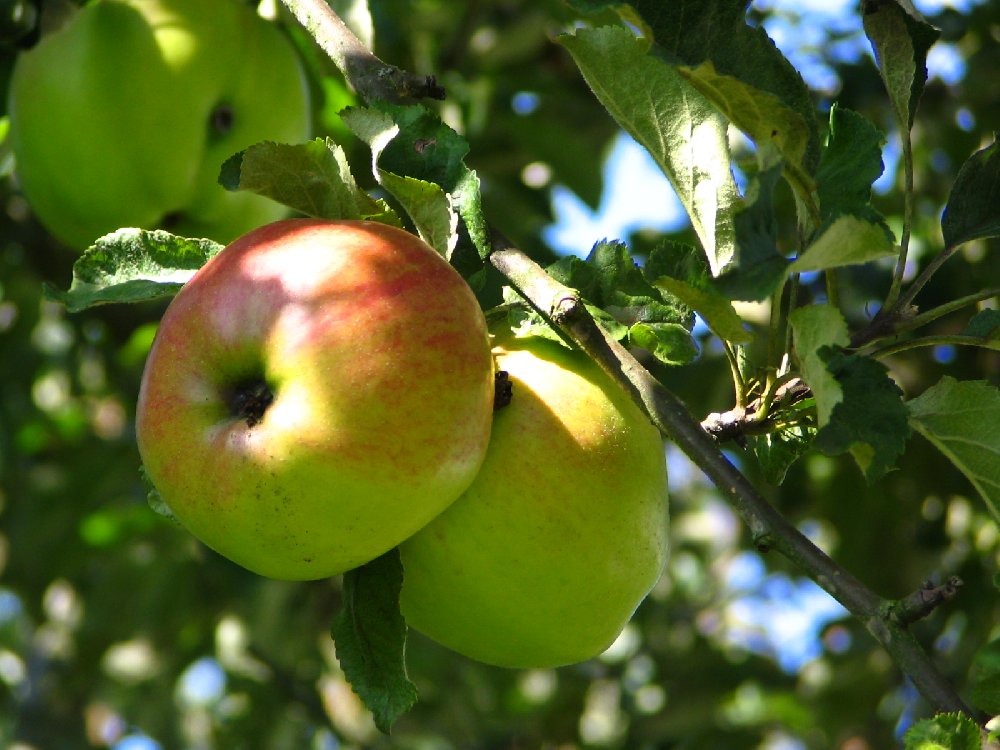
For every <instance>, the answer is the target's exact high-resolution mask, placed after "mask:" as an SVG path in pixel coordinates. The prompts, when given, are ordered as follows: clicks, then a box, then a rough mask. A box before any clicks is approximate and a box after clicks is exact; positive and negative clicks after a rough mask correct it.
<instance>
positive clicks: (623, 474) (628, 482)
mask: <svg viewBox="0 0 1000 750" xmlns="http://www.w3.org/2000/svg"><path fill="white" fill-rule="evenodd" d="M494 353H495V356H496V360H497V367H498V368H499V369H500V370H502V371H505V372H506V373H507V374H508V377H509V380H510V384H511V386H512V398H511V401H510V404H509V405H508V406H505V407H503V408H500V409H499V410H498V411H497V412H496V414H495V417H494V423H493V432H492V436H491V438H490V444H489V448H488V449H487V453H486V459H485V461H484V462H483V466H482V468H481V469H480V471H479V474H478V476H477V477H476V479H475V481H474V482H473V483H472V485H471V486H470V487H469V488H468V489H467V490H466V491H465V493H464V494H463V495H462V497H460V498H459V499H458V500H457V501H456V502H455V503H453V504H452V505H450V506H449V507H448V509H447V510H445V511H444V512H443V513H442V514H441V515H439V516H438V517H437V518H435V519H434V520H433V521H431V522H430V523H429V524H428V525H427V526H425V527H424V528H423V529H421V530H420V531H419V532H417V533H416V534H415V535H414V536H412V537H410V538H409V539H407V540H406V541H405V542H403V544H402V545H400V548H399V549H400V558H401V560H402V563H403V571H404V576H403V588H402V592H401V594H400V606H401V608H402V612H403V615H404V617H405V618H406V621H407V623H408V624H409V625H411V626H412V627H413V628H414V629H415V630H417V631H419V632H421V633H423V634H424V635H426V636H428V637H430V638H431V639H433V640H435V641H438V642H439V643H441V644H443V645H445V646H447V647H448V648H450V649H452V650H454V651H457V652H459V653H461V654H464V655H466V656H468V657H471V658H473V659H476V660H478V661H482V662H486V663H488V664H494V665H498V666H505V667H551V666H559V665H565V664H571V663H575V662H579V661H584V660H586V659H588V658H590V657H593V656H596V655H598V654H600V653H601V652H602V651H604V650H605V649H606V648H607V647H608V646H609V645H610V644H611V643H612V642H613V641H614V640H615V638H616V637H617V636H618V635H619V633H620V632H621V630H622V628H623V627H624V626H625V624H626V623H627V622H628V620H629V618H630V617H631V615H632V614H633V612H634V611H635V609H636V607H637V606H638V605H639V603H640V602H641V601H642V599H643V598H644V597H645V596H646V594H648V593H649V591H650V589H651V588H652V587H653V585H654V584H655V583H656V581H657V579H658V578H659V577H660V574H661V573H662V571H663V568H664V565H665V563H666V557H667V530H668V515H667V474H666V465H665V455H664V450H663V443H662V440H661V438H660V435H659V432H658V431H657V430H656V429H655V428H654V427H653V425H652V424H651V423H650V422H649V420H648V418H647V417H646V416H645V414H643V412H642V411H641V410H640V409H639V408H638V407H637V406H636V405H635V404H634V403H633V402H632V401H631V399H630V398H629V397H628V396H627V395H626V394H625V393H624V392H623V391H622V390H621V389H620V388H619V386H617V385H616V384H615V383H614V382H613V381H612V380H611V379H610V378H609V377H608V376H607V375H605V374H604V372H602V371H601V370H600V369H599V368H598V367H597V366H596V365H595V364H594V363H593V361H592V360H590V359H589V358H588V357H586V356H585V355H583V354H582V353H580V352H575V351H570V350H569V349H566V348H565V347H562V346H560V345H559V344H557V343H555V342H552V341H546V340H542V339H538V338H530V339H514V338H512V337H509V336H507V337H504V338H501V339H500V341H499V344H498V346H497V348H495V350H494Z"/></svg>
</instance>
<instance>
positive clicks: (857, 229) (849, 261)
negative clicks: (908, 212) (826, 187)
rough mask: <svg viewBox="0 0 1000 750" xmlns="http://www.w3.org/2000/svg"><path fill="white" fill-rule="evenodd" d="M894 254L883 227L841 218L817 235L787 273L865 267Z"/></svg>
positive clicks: (844, 216) (856, 219)
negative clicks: (853, 266)
mask: <svg viewBox="0 0 1000 750" xmlns="http://www.w3.org/2000/svg"><path fill="white" fill-rule="evenodd" d="M896 253H897V248H896V246H895V245H894V244H893V242H892V235H891V234H889V231H888V229H887V228H886V226H885V225H884V224H881V223H873V222H871V221H869V220H867V219H862V218H859V217H857V216H851V215H849V214H844V215H841V216H838V217H837V218H835V219H833V221H832V222H830V224H829V225H827V226H826V227H824V228H823V229H822V230H821V231H820V233H819V235H818V236H817V237H816V239H814V240H813V242H812V243H811V244H810V245H809V246H808V247H807V248H806V249H805V250H804V251H803V252H802V255H800V256H799V257H798V258H796V259H795V261H793V262H792V264H791V267H790V268H789V271H790V272H793V273H805V272H807V271H825V270H827V269H829V268H839V267H840V266H852V265H860V264H864V263H868V262H870V261H873V260H877V259H879V258H884V257H886V256H889V255H895V254H896Z"/></svg>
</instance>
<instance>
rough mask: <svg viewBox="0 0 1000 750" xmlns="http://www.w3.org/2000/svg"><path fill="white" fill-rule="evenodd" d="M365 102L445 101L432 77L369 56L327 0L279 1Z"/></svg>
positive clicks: (439, 87) (366, 49)
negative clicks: (401, 68)
mask: <svg viewBox="0 0 1000 750" xmlns="http://www.w3.org/2000/svg"><path fill="white" fill-rule="evenodd" d="M282 2H283V3H284V4H285V5H286V6H287V7H288V9H289V10H290V11H291V12H292V15H294V16H295V18H296V19H297V20H298V22H299V23H300V24H302V26H303V27H304V28H305V29H306V31H308V32H309V34H310V36H312V37H313V39H315V40H316V42H317V43H318V44H319V46H320V47H322V49H323V51H324V52H326V54H327V55H328V56H329V57H330V59H331V60H332V61H333V63H334V65H336V66H337V68H338V69H339V70H340V72H341V73H342V74H343V76H344V78H345V79H346V80H347V82H348V83H349V84H350V85H351V87H352V88H353V89H354V90H355V91H356V92H357V93H358V95H359V96H360V97H361V98H362V99H363V100H364V101H366V102H373V101H377V100H381V101H387V102H397V103H402V102H412V101H416V100H419V99H444V97H445V92H444V89H443V88H442V87H441V86H439V85H438V84H437V81H435V80H434V77H433V76H420V75H416V74H414V73H409V72H407V71H405V70H400V69H399V68H397V67H395V66H393V65H389V64H388V63H385V62H383V61H382V60H380V59H379V58H378V57H376V56H375V55H374V53H372V51H371V50H369V49H368V48H367V47H365V45H364V44H362V43H361V40H360V39H358V38H357V37H356V36H355V35H354V32H353V31H351V29H350V28H349V27H348V26H347V24H346V23H344V21H343V20H342V19H341V18H340V16H338V15H337V14H336V13H334V12H333V9H332V8H331V7H330V6H329V5H328V4H327V2H326V0H282Z"/></svg>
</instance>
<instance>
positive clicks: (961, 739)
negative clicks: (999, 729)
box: [903, 713, 983, 750]
mask: <svg viewBox="0 0 1000 750" xmlns="http://www.w3.org/2000/svg"><path fill="white" fill-rule="evenodd" d="M903 741H904V743H905V750H981V749H982V747H983V745H982V739H981V737H980V734H979V727H978V726H977V725H976V722H974V721H973V720H972V719H970V718H969V717H968V716H966V715H965V714H960V713H953V714H938V715H937V716H935V717H934V718H932V719H922V720H920V721H918V722H917V723H916V724H914V725H913V726H912V727H910V728H909V729H908V730H907V731H906V734H905V735H904V737H903Z"/></svg>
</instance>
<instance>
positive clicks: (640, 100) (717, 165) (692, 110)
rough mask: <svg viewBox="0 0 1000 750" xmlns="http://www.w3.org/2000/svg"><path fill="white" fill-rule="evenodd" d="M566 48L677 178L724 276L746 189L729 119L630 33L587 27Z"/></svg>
mask: <svg viewBox="0 0 1000 750" xmlns="http://www.w3.org/2000/svg"><path fill="white" fill-rule="evenodd" d="M559 42H560V43H561V44H562V45H563V46H564V47H565V48H566V49H567V50H568V51H569V53H570V54H571V55H572V56H573V60H574V61H575V62H576V64H577V67H579V69H580V72H581V73H582V74H583V77H584V79H585V80H586V81H587V84H588V85H589V86H590V87H591V89H593V91H594V94H595V95H596V96H597V98H598V100H599V101H600V102H601V104H603V105H604V107H605V108H606V109H607V110H608V112H610V113H611V116H612V117H613V118H614V119H615V121H616V122H617V123H618V124H619V125H621V126H622V128H624V129H625V130H626V131H627V132H628V133H629V134H630V135H631V136H632V137H633V138H635V140H636V141H637V142H638V143H640V144H642V145H643V146H644V147H645V148H646V150H647V151H648V152H649V153H650V155H651V156H652V157H653V159H654V160H655V161H656V163H657V164H658V165H659V166H660V169H661V170H663V173H664V174H665V175H666V176H667V178H668V179H669V180H670V182H671V184H672V185H673V187H674V190H675V191H676V193H677V195H678V197H679V198H680V201H681V203H682V204H683V206H684V208H685V210H686V211H687V214H688V216H689V217H690V219H691V225H692V227H694V231H695V233H696V234H697V235H698V239H699V240H700V242H701V244H702V247H703V249H704V251H705V253H706V255H707V258H708V262H709V265H710V266H711V269H712V273H713V274H719V273H721V272H722V270H723V269H724V268H725V267H726V266H727V264H728V263H729V261H730V259H731V258H732V255H733V249H734V245H733V242H734V234H733V225H732V212H733V209H734V207H735V206H736V205H737V203H738V201H739V191H738V189H737V187H736V182H735V180H734V179H733V175H732V172H731V170H730V166H729V164H730V156H729V144H728V140H727V134H726V123H725V120H724V119H723V118H722V117H721V116H720V115H719V113H718V112H717V111H716V110H715V108H714V107H713V106H712V104H711V103H710V102H709V101H708V100H707V99H705V97H704V96H703V95H702V94H700V93H699V92H698V91H697V90H695V89H694V88H693V87H692V86H690V85H689V84H688V83H687V82H685V80H684V79H683V78H682V77H681V75H680V74H679V73H678V71H677V70H676V68H675V67H674V66H672V65H670V64H668V63H667V62H666V61H664V60H661V59H658V58H656V57H654V56H653V55H650V54H649V49H648V45H647V44H646V43H644V42H643V41H642V40H640V39H637V38H636V37H635V36H634V35H633V34H632V33H631V32H629V31H627V30H626V29H621V28H616V27H604V28H598V29H579V30H578V31H577V32H576V33H575V34H574V35H572V36H569V35H567V36H561V37H559Z"/></svg>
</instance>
